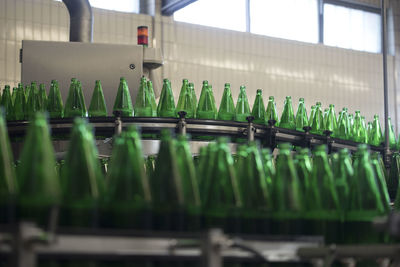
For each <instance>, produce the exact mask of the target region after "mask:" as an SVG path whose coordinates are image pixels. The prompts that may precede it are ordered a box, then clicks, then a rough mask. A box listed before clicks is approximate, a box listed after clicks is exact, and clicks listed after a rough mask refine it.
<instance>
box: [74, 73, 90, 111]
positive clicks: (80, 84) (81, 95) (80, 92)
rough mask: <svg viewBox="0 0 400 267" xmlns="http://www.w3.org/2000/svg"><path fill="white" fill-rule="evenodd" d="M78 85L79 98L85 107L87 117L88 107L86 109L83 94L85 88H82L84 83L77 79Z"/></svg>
mask: <svg viewBox="0 0 400 267" xmlns="http://www.w3.org/2000/svg"><path fill="white" fill-rule="evenodd" d="M76 83H77V86H78V91H79V100H80V101H81V106H82V107H83V110H84V112H85V116H84V117H87V115H88V114H87V109H86V104H85V96H84V95H83V89H82V83H81V81H79V80H76Z"/></svg>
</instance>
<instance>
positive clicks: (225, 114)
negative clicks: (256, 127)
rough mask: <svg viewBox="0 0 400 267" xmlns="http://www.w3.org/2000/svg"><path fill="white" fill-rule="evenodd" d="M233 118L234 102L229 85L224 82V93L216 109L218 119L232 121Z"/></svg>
mask: <svg viewBox="0 0 400 267" xmlns="http://www.w3.org/2000/svg"><path fill="white" fill-rule="evenodd" d="M234 118H235V104H234V103H233V98H232V92H231V85H230V84H229V83H225V87H224V93H223V95H222V98H221V103H220V104H219V110H218V117H217V119H218V120H226V121H232V120H233V119H234Z"/></svg>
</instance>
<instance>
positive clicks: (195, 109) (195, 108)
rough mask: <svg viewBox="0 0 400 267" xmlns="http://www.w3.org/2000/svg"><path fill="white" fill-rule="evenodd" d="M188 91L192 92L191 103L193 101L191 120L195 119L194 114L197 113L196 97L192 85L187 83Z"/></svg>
mask: <svg viewBox="0 0 400 267" xmlns="http://www.w3.org/2000/svg"><path fill="white" fill-rule="evenodd" d="M189 89H190V91H191V92H192V101H193V118H196V112H197V96H196V91H195V90H194V84H193V83H189Z"/></svg>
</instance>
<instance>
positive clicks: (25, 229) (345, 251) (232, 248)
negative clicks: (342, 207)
mask: <svg viewBox="0 0 400 267" xmlns="http://www.w3.org/2000/svg"><path fill="white" fill-rule="evenodd" d="M0 229H1V232H0V256H1V257H2V258H8V259H11V264H12V266H17V267H36V265H37V259H38V257H41V258H44V259H69V258H71V257H72V258H75V259H91V260H104V259H107V260H134V259H137V258H140V259H143V258H144V259H147V258H148V259H150V260H165V259H169V260H199V261H201V262H202V266H203V267H221V266H222V262H223V259H230V260H235V261H237V260H239V261H241V262H315V261H316V260H319V261H322V262H323V266H326V267H328V266H331V265H332V263H333V262H334V261H335V260H343V259H349V258H353V259H354V258H356V259H386V261H389V260H390V259H392V260H394V263H395V265H392V266H399V265H398V264H399V251H400V245H399V244H392V245H387V244H370V245H343V246H342V245H340V246H336V245H331V246H324V245H323V239H322V238H321V237H301V236H298V237H293V236H291V237H285V236H261V237H260V236H243V237H241V238H240V237H235V238H231V237H229V236H228V235H226V234H224V233H223V232H222V230H220V229H209V230H207V231H206V232H198V233H179V232H132V231H124V230H115V229H114V230H113V229H60V230H59V231H57V233H55V232H45V231H43V230H42V229H40V228H39V227H37V226H36V225H35V224H33V223H29V222H21V223H19V224H16V225H14V226H13V227H5V226H1V227H0ZM396 264H397V265H396ZM386 266H387V265H386Z"/></svg>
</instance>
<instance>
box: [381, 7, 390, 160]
mask: <svg viewBox="0 0 400 267" xmlns="http://www.w3.org/2000/svg"><path fill="white" fill-rule="evenodd" d="M386 13H387V12H386V0H381V20H382V22H381V25H382V26H381V31H382V58H383V99H384V108H385V109H384V112H385V150H384V153H385V164H386V166H388V164H389V162H388V161H389V154H390V147H389V127H390V126H389V120H388V117H389V93H388V82H387V25H386V17H387V14H386Z"/></svg>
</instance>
